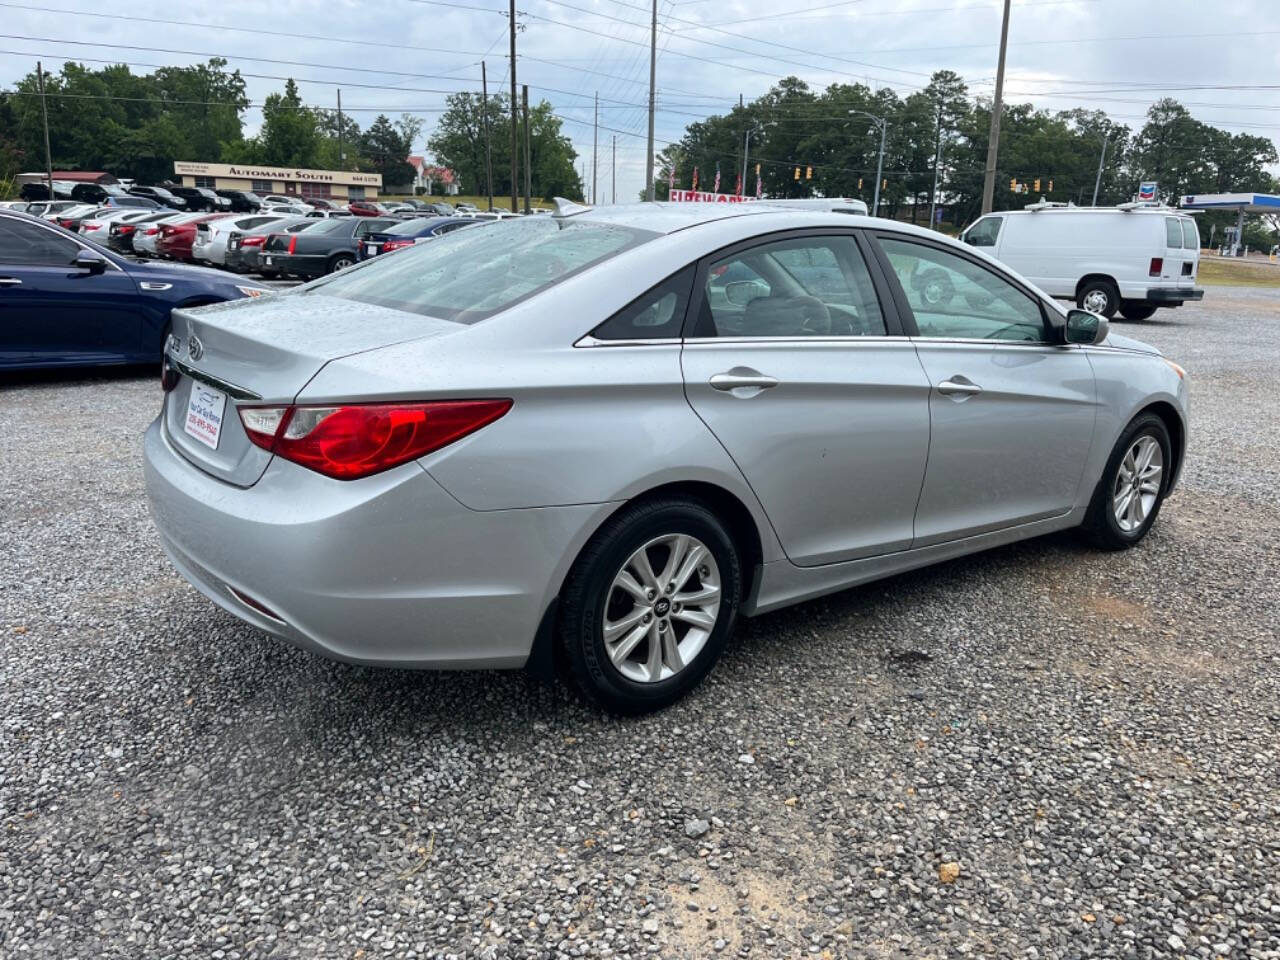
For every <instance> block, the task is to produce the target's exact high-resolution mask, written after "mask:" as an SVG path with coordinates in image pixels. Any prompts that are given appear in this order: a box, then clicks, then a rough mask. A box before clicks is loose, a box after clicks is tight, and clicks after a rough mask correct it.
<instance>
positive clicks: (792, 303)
mask: <svg viewBox="0 0 1280 960" xmlns="http://www.w3.org/2000/svg"><path fill="white" fill-rule="evenodd" d="M703 293H704V296H703V299H702V306H701V309H700V315H699V317H698V322H697V324H696V326H695V329H694V336H698V337H852V336H883V335H884V334H885V332H886V331H885V324H884V316H883V315H882V314H881V312H880V303H879V301H878V300H877V299H876V294H875V288H874V286H873V285H872V283H871V275H870V273H869V272H868V271H867V265H866V263H865V261H863V259H862V254H861V252H859V250H858V245H857V242H856V241H855V240H854V239H853V237H850V236H835V237H803V238H796V239H793V240H779V241H775V242H773V243H766V244H761V245H760V246H758V247H751V248H749V249H747V250H742V251H740V252H738V253H735V254H731V255H730V256H728V257H725V258H724V259H722V260H718V261H716V262H714V263H712V264H711V266H710V268H709V269H708V270H707V276H706V284H705V288H704V291H703Z"/></svg>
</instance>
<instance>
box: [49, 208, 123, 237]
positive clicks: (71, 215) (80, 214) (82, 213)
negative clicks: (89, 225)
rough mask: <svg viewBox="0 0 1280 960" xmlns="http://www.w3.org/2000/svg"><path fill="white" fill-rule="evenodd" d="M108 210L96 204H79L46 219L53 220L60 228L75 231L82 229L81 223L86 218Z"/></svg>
mask: <svg viewBox="0 0 1280 960" xmlns="http://www.w3.org/2000/svg"><path fill="white" fill-rule="evenodd" d="M107 209H108V208H107V207H100V206H98V205H97V204H96V203H77V204H75V205H74V206H71V207H67V209H65V210H63V211H61V212H60V213H56V214H54V215H53V216H52V217H48V218H46V219H49V220H52V221H53V222H54V223H56V224H57V225H58V226H60V227H63V228H64V229H66V230H73V231H74V230H79V229H80V222H81V221H82V220H83V219H84V218H85V217H87V216H89V215H90V214H95V213H98V212H99V211H101V210H107Z"/></svg>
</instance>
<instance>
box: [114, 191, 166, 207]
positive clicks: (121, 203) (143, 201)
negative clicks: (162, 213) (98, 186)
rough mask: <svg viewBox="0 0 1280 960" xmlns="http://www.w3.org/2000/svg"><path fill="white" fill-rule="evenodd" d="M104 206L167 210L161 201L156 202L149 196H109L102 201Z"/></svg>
mask: <svg viewBox="0 0 1280 960" xmlns="http://www.w3.org/2000/svg"><path fill="white" fill-rule="evenodd" d="M102 205H103V206H104V207H128V208H129V209H131V210H169V209H171V208H170V207H166V206H165V205H164V204H163V203H157V202H156V201H154V200H152V199H150V198H149V197H135V196H132V195H129V196H125V197H118V196H110V197H107V199H105V200H103V201H102Z"/></svg>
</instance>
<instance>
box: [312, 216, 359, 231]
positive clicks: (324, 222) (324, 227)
mask: <svg viewBox="0 0 1280 960" xmlns="http://www.w3.org/2000/svg"><path fill="white" fill-rule="evenodd" d="M344 227H345V228H347V229H350V228H351V224H349V223H347V222H346V221H344V220H340V219H338V218H328V217H325V218H323V219H321V218H319V217H317V218H316V222H315V223H314V224H313V225H311V226H309V227H307V233H337V232H338V231H339V230H341V229H343V228H344Z"/></svg>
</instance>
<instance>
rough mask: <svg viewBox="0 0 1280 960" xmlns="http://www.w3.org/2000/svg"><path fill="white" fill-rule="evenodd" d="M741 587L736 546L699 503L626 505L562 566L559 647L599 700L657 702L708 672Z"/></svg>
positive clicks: (619, 707)
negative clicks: (569, 568) (571, 564)
mask: <svg viewBox="0 0 1280 960" xmlns="http://www.w3.org/2000/svg"><path fill="white" fill-rule="evenodd" d="M741 596H742V571H741V561H740V559H739V556H738V551H737V548H736V547H735V546H734V543H733V540H732V538H731V537H730V536H729V533H728V532H727V531H726V529H725V527H724V525H723V524H722V523H721V522H720V520H719V519H718V518H717V517H716V515H715V514H714V513H712V512H711V511H710V510H709V509H707V507H706V506H705V505H703V504H701V503H699V502H697V501H695V500H684V499H671V500H657V501H652V502H648V503H638V504H633V505H631V506H629V507H626V508H624V509H623V510H622V511H620V512H619V513H618V514H617V515H615V516H614V517H612V518H611V519H610V520H609V521H607V522H606V523H605V525H604V526H603V527H602V528H601V529H600V530H599V531H598V532H597V533H596V535H595V536H594V537H593V538H592V539H591V541H590V542H589V543H588V544H587V546H586V547H585V548H584V549H583V551H582V554H581V556H579V557H578V560H577V562H576V563H575V564H574V567H573V570H572V571H571V572H570V574H569V577H568V580H567V581H566V584H565V589H564V591H563V592H562V594H561V601H562V606H561V615H560V625H559V634H560V644H561V649H562V651H563V653H564V655H565V659H566V661H567V664H568V666H569V668H570V671H571V673H572V675H573V678H574V680H575V682H576V683H577V685H578V687H579V688H580V689H581V690H582V692H583V693H584V694H585V695H586V696H587V697H588V698H589V699H590V700H592V701H594V702H595V703H596V704H598V705H599V706H601V707H603V708H604V709H606V710H609V711H611V712H614V713H621V714H637V713H645V712H648V711H651V710H657V709H660V708H662V707H665V706H667V705H668V704H671V703H673V702H675V701H676V700H678V699H679V698H680V697H682V696H684V695H685V694H686V693H688V692H689V691H690V690H692V689H693V688H694V687H695V686H696V685H697V684H698V683H699V682H700V681H701V680H702V678H703V677H705V676H706V674H707V673H708V671H710V669H711V667H712V666H713V665H714V663H715V661H716V659H717V658H718V657H719V656H720V653H721V651H722V650H723V649H724V646H725V643H726V641H727V640H728V638H729V634H730V633H731V632H732V631H733V625H734V621H735V620H736V618H737V614H738V606H739V603H740V600H741Z"/></svg>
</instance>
